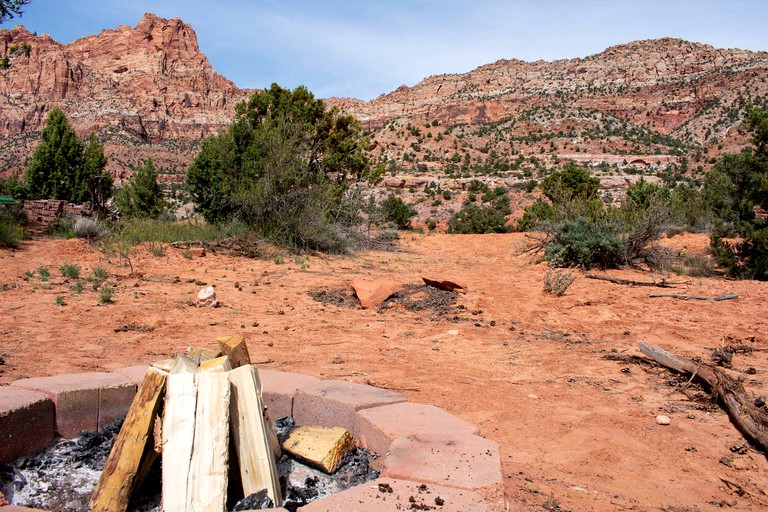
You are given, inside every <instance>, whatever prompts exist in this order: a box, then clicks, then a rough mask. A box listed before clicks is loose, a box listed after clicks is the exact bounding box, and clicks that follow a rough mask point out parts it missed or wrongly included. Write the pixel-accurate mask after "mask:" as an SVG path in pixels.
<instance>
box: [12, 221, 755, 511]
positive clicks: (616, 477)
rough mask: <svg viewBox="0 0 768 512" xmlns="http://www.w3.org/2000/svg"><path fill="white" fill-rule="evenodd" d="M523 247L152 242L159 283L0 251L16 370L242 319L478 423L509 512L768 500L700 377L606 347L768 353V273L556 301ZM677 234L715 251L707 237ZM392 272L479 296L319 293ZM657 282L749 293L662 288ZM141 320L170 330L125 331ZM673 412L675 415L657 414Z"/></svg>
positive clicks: (687, 243) (260, 337)
mask: <svg viewBox="0 0 768 512" xmlns="http://www.w3.org/2000/svg"><path fill="white" fill-rule="evenodd" d="M523 241H524V238H523V236H522V235H519V234H510V235H453V236H451V235H407V236H406V237H405V238H404V239H403V240H402V241H401V248H402V251H400V252H363V253H358V254H356V255H354V256H322V257H317V256H311V257H309V256H307V257H298V258H294V257H286V258H285V263H283V264H276V263H275V262H273V261H264V260H251V259H246V258H239V257H233V256H228V255H221V254H210V253H209V254H208V255H207V256H205V257H202V258H198V257H195V258H192V259H187V258H185V257H183V254H182V251H180V250H177V249H172V248H169V249H168V250H167V251H166V254H165V256H162V257H155V256H152V255H150V254H149V253H148V252H147V251H146V250H144V249H143V248H139V249H138V253H137V255H136V257H135V258H134V262H133V263H134V267H135V269H136V271H137V272H138V273H140V274H141V275H142V277H129V276H128V270H127V268H125V267H123V266H122V265H120V264H119V262H118V261H117V260H113V261H111V262H109V261H107V260H106V259H105V257H104V256H103V254H101V253H99V252H97V251H96V250H95V249H92V248H91V247H90V246H89V245H88V244H86V243H85V242H82V241H79V240H69V241H56V240H42V241H33V242H26V243H24V244H23V247H22V248H21V249H20V250H18V251H14V252H11V251H8V250H5V249H0V290H5V291H1V292H0V318H2V320H0V335H1V336H2V337H1V338H0V357H2V358H3V359H4V361H5V363H4V364H2V365H0V384H1V385H5V384H9V383H10V382H12V381H14V380H16V379H19V378H24V377H35V376H42V375H52V374H57V373H65V372H80V371H92V370H101V369H112V368H116V367H121V366H128V365H132V364H138V363H147V362H150V361H152V360H155V359H160V358H164V357H168V356H172V355H173V354H174V353H177V352H182V351H185V350H186V348H187V346H188V345H191V344H194V345H211V346H213V345H214V343H213V341H214V340H215V338H216V337H217V336H219V335H222V334H229V333H237V334H242V335H245V336H246V338H247V340H248V342H249V346H250V351H251V356H252V359H253V360H254V361H261V364H260V365H259V366H262V367H266V368H272V369H278V370H285V371H296V372H302V373H306V374H310V375H314V376H317V377H322V378H329V379H342V380H349V381H353V382H359V383H368V384H372V385H378V386H381V387H388V388H392V389H398V390H403V391H402V392H403V393H404V394H405V395H407V397H408V399H409V400H410V401H413V402H421V403H432V404H435V405H438V406H440V407H443V408H445V409H446V410H448V411H450V412H451V413H452V414H455V415H457V416H459V417H461V418H464V419H466V420H468V421H470V422H472V423H474V424H476V425H477V426H478V427H479V429H480V434H481V435H483V436H485V437H487V438H490V439H493V440H495V441H497V442H498V443H499V445H500V447H501V454H502V467H503V471H504V478H505V491H506V497H507V499H508V501H509V510H511V511H518V510H519V511H523V510H544V509H547V510H667V511H673V510H674V511H684V510H691V511H693V510H716V509H720V508H722V507H732V509H735V510H764V509H766V508H768V495H766V494H765V493H766V492H768V491H767V490H766V483H767V482H768V464H767V463H766V458H765V457H764V456H763V455H761V454H760V453H758V452H756V451H755V450H753V449H746V448H742V449H738V448H739V447H740V446H741V445H742V444H743V439H742V437H741V436H740V435H739V433H738V432H737V431H736V430H735V428H734V427H733V426H732V425H731V423H730V422H729V421H728V418H727V417H726V415H725V413H723V412H722V411H721V410H720V409H719V408H718V407H716V406H712V404H711V403H709V402H708V401H707V400H706V396H705V394H704V393H702V392H701V390H700V389H698V388H696V387H695V386H694V385H689V386H686V379H675V378H674V377H673V376H672V375H671V374H670V373H668V372H667V371H666V370H663V369H660V368H654V367H650V366H646V365H641V364H635V363H633V362H631V361H615V360H610V359H607V358H606V357H605V356H612V357H614V358H615V357H617V356H618V357H623V356H632V355H639V352H638V350H637V348H636V342H637V340H638V339H642V340H644V341H645V342H646V343H648V344H650V345H654V344H656V345H660V346H662V347H664V348H667V349H669V350H670V351H672V352H673V353H676V354H679V355H683V356H689V357H696V356H698V357H702V358H703V359H705V360H706V359H708V357H709V354H710V353H711V352H712V350H713V349H714V348H715V347H717V346H719V345H720V344H721V340H722V339H723V338H724V337H732V339H731V340H730V341H727V343H731V344H733V343H741V342H743V343H745V344H747V345H749V346H751V347H752V348H754V349H760V350H766V349H768V318H767V317H766V310H767V306H766V305H767V304H768V283H758V282H752V281H741V282H740V281H728V280H724V279H717V278H678V277H676V276H673V279H674V280H686V281H688V283H687V284H686V285H684V286H681V287H680V288H679V289H677V290H661V289H654V288H646V287H626V286H617V285H615V284H611V283H607V282H602V281H595V280H590V279H586V278H585V277H583V276H580V277H579V278H578V279H577V280H576V282H575V283H574V284H573V285H572V286H571V288H569V290H568V292H567V294H566V295H565V296H563V297H560V298H558V297H554V296H550V295H547V294H545V293H544V292H543V291H542V279H543V276H544V272H545V270H546V269H545V266H544V265H543V264H539V265H533V264H531V263H530V261H529V258H528V257H527V256H520V255H516V248H517V247H519V245H520V244H521V243H522V242H523ZM667 243H669V244H671V245H673V246H674V247H675V248H676V249H677V250H679V251H682V252H687V253H694V254H695V253H703V251H704V250H705V248H706V237H705V236H704V235H686V236H684V237H676V238H674V239H672V240H668V241H667ZM64 263H77V264H79V265H81V266H82V273H83V275H86V274H89V273H90V272H91V270H92V269H93V268H94V267H96V266H102V267H104V268H105V269H106V270H107V271H108V272H109V273H110V280H111V281H113V282H115V281H117V288H116V293H115V297H114V298H115V303H114V304H110V305H106V306H104V305H99V304H98V295H97V294H96V293H95V292H94V291H92V290H91V289H90V288H89V287H88V286H86V288H85V290H84V291H83V292H82V293H76V292H75V290H74V281H72V280H69V281H67V280H65V279H64V278H62V276H61V274H60V271H59V266H60V265H62V264H64ZM39 266H46V267H48V268H49V270H50V274H51V277H50V279H49V280H48V281H41V280H40V279H39V278H38V277H37V276H35V277H32V278H29V279H26V280H25V279H24V277H25V272H26V271H32V270H34V269H36V268H38V267H39ZM610 275H614V276H618V277H623V278H628V279H636V280H650V279H651V278H652V277H654V276H651V275H649V274H647V273H641V272H636V271H629V270H624V271H614V272H611V274H610ZM380 276H387V277H391V278H394V279H397V280H399V281H401V282H402V283H403V284H406V283H420V277H421V276H426V277H432V278H453V279H456V280H457V281H460V282H464V283H466V284H467V285H468V287H469V292H468V293H467V294H466V295H460V296H459V298H458V304H460V305H462V306H464V309H456V311H455V312H454V313H455V315H454V314H453V313H452V314H451V315H453V316H450V315H449V316H440V315H438V314H437V313H436V312H435V311H431V310H429V309H426V310H422V311H417V312H411V311H408V310H407V309H405V308H403V307H392V308H387V309H384V310H382V311H381V312H377V311H371V310H366V311H363V310H360V309H356V308H350V307H346V306H344V305H341V306H336V305H331V304H323V303H321V302H318V301H316V300H314V299H313V298H312V297H311V296H310V294H309V293H308V292H309V291H318V290H339V289H343V288H345V287H346V286H347V285H348V283H349V282H350V281H351V280H352V279H353V278H355V277H369V278H374V277H380ZM175 277H178V278H179V280H178V281H179V282H174V280H175V279H174V278H175ZM656 277H657V278H658V277H659V276H656ZM118 279H119V280H118ZM189 281H193V282H189ZM194 281H197V282H200V283H202V282H204V283H206V284H209V285H210V284H213V285H215V286H216V289H217V293H218V296H219V299H220V300H221V301H222V303H223V305H222V307H220V308H216V309H202V308H200V309H199V308H195V307H190V306H189V303H191V302H192V301H194V299H195V296H196V293H197V291H198V290H199V289H200V288H201V285H200V284H195V283H194ZM236 283H238V284H239V289H238V287H236ZM4 285H5V286H4ZM657 291H663V292H676V293H688V294H695V295H711V296H713V295H720V294H722V293H726V292H729V293H738V294H739V295H740V298H739V299H737V300H731V301H724V302H702V301H682V300H677V299H667V298H656V299H650V298H649V297H648V295H649V293H653V292H657ZM56 297H63V298H64V301H65V305H63V306H60V305H57V304H56ZM454 316H456V317H458V319H454ZM131 324H133V326H134V327H151V328H153V330H151V332H139V331H133V330H129V331H127V332H115V329H118V328H120V327H123V326H129V325H131ZM734 340H735V341H734ZM748 367H752V368H754V370H755V372H756V373H754V374H752V375H746V380H745V385H746V387H747V388H748V389H749V390H750V391H751V392H753V393H755V394H768V393H767V392H766V381H765V377H764V375H766V374H767V372H768V361H766V357H765V352H763V351H755V352H753V353H751V354H737V355H736V356H734V368H735V372H734V373H737V372H738V371H740V370H742V371H743V370H745V369H747V368H748ZM697 393H698V394H699V398H701V399H699V400H694V399H692V398H691V397H693V398H695V395H696V394H697ZM658 414H665V415H667V416H669V417H670V418H671V420H672V421H671V425H669V426H660V425H657V424H656V422H655V417H656V415H658ZM725 481H727V482H729V483H726V482H725ZM542 507H543V508H542ZM558 507H560V508H558Z"/></svg>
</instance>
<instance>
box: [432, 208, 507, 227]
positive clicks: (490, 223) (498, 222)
mask: <svg viewBox="0 0 768 512" xmlns="http://www.w3.org/2000/svg"><path fill="white" fill-rule="evenodd" d="M509 230H510V229H509V227H508V226H507V217H506V215H505V214H504V212H503V211H500V210H498V209H496V208H494V207H493V206H477V205H474V204H470V205H467V206H465V207H464V208H462V209H461V210H459V211H458V212H456V213H455V214H454V215H453V217H451V219H450V220H449V221H448V230H447V232H448V233H451V234H472V233H475V234H482V233H507V232H508V231H509Z"/></svg>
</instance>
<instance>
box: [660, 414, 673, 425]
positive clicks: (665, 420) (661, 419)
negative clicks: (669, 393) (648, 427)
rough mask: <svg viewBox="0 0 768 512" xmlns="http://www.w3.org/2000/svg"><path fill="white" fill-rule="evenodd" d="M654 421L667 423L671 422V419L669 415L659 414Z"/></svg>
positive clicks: (662, 423)
mask: <svg viewBox="0 0 768 512" xmlns="http://www.w3.org/2000/svg"><path fill="white" fill-rule="evenodd" d="M656 423H658V424H659V425H669V424H670V423H672V420H671V419H669V416H664V415H663V414H659V415H658V416H656Z"/></svg>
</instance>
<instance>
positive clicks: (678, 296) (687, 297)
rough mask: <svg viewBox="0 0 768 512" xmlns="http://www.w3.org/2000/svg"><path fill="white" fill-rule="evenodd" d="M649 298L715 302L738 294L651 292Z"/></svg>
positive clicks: (729, 298) (732, 297)
mask: <svg viewBox="0 0 768 512" xmlns="http://www.w3.org/2000/svg"><path fill="white" fill-rule="evenodd" d="M649 297H650V298H652V299H655V298H658V297H672V298H673V299H683V300H712V301H715V302H719V301H721V300H731V299H738V298H739V296H738V294H735V293H725V294H723V295H719V296H717V297H704V296H703V295H681V294H677V293H652V294H650V295H649Z"/></svg>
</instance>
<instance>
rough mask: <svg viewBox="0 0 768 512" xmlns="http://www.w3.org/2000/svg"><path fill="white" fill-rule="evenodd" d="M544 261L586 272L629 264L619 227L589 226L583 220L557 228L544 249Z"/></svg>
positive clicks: (579, 219) (606, 224) (603, 224)
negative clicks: (591, 269)
mask: <svg viewBox="0 0 768 512" xmlns="http://www.w3.org/2000/svg"><path fill="white" fill-rule="evenodd" d="M544 259H545V260H547V261H548V262H549V263H550V265H552V266H556V267H567V266H579V267H582V268H585V269H589V268H591V267H593V266H595V267H600V268H608V267H617V266H620V265H622V264H624V263H625V262H626V261H627V259H626V248H625V246H624V242H623V241H622V240H621V238H620V237H619V235H618V228H617V226H616V225H615V224H612V223H610V222H608V221H600V222H589V221H588V220H587V219H586V218H584V217H579V218H578V219H576V220H568V221H564V222H562V223H560V224H559V225H558V226H557V228H556V230H555V232H554V233H553V235H552V237H551V240H550V241H549V243H548V244H547V246H546V247H545V250H544Z"/></svg>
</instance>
